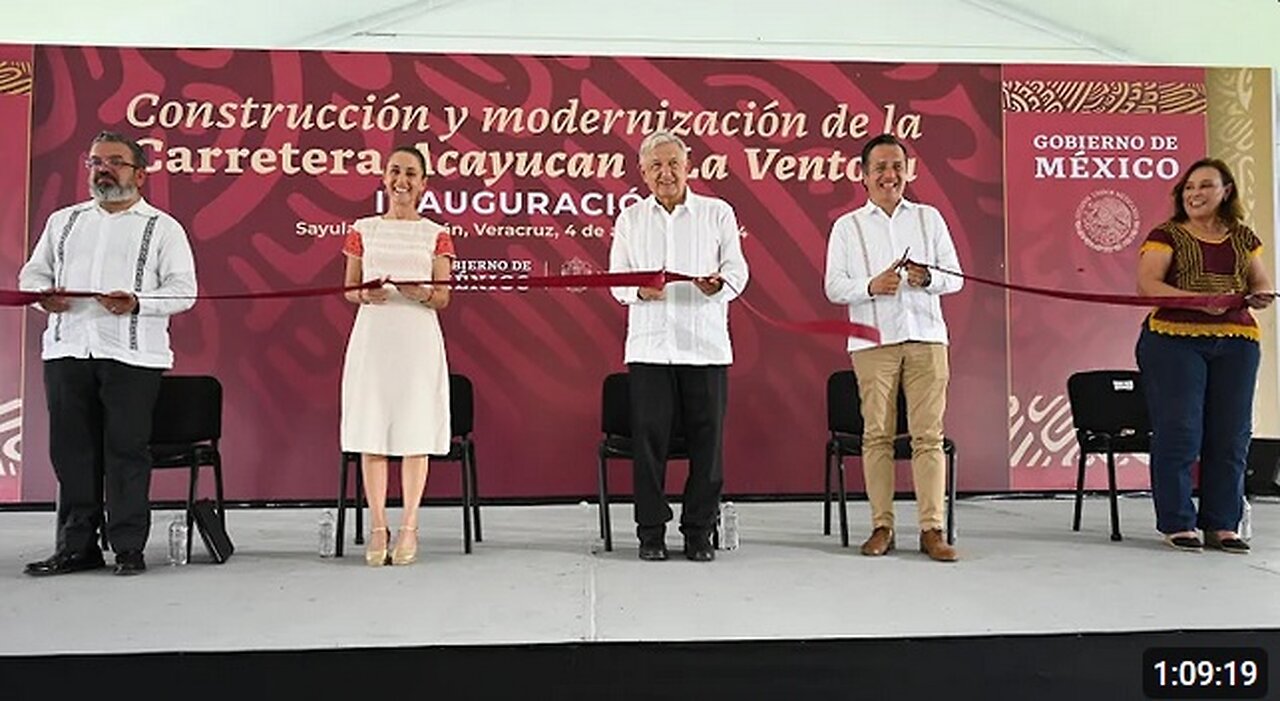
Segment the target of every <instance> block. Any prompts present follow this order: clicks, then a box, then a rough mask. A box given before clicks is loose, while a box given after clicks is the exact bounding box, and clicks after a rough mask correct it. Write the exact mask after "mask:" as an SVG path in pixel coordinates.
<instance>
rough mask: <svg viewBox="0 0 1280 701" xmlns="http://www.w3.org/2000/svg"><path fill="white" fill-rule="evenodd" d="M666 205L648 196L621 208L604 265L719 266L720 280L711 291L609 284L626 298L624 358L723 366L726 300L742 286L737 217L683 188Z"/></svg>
mask: <svg viewBox="0 0 1280 701" xmlns="http://www.w3.org/2000/svg"><path fill="white" fill-rule="evenodd" d="M685 193H686V194H685V200H684V202H683V203H681V204H679V205H677V206H676V208H675V209H674V210H673V211H671V212H667V210H666V209H665V208H663V206H662V205H661V204H659V203H658V200H657V199H656V198H655V197H653V196H652V195H650V196H649V197H646V198H645V199H643V200H641V201H640V202H637V203H635V204H634V205H632V206H630V207H628V208H626V209H624V210H622V212H621V213H619V214H618V220H617V222H616V223H615V225H614V231H613V245H612V247H611V248H610V250H609V272H614V273H622V272H636V271H643V270H666V271H668V272H673V273H683V274H685V275H689V276H692V277H702V276H705V275H710V274H711V273H719V274H720V276H721V277H722V278H724V280H725V283H724V285H723V286H722V287H721V288H720V290H719V291H718V292H716V293H715V294H713V295H706V294H703V292H702V291H701V290H699V289H698V288H697V287H696V286H695V285H694V284H693V283H692V282H673V283H670V284H668V285H667V287H666V298H665V299H662V300H648V301H645V300H641V299H640V297H639V288H638V287H614V288H612V290H613V296H614V297H616V298H617V299H618V301H619V302H621V303H623V304H625V305H627V307H628V309H627V312H628V313H627V347H626V356H625V362H628V363H654V364H662V365H729V364H730V363H732V362H733V347H732V346H731V345H730V343H729V302H730V300H732V299H733V298H735V297H737V296H738V294H739V293H741V292H742V291H743V289H744V288H746V286H747V279H748V276H749V275H748V272H747V261H746V259H745V258H744V257H743V256H742V242H741V239H740V238H739V233H738V218H737V216H735V215H734V213H733V207H731V206H729V203H728V202H725V201H724V200H720V199H716V198H714V197H705V196H703V195H698V194H695V193H693V192H692V191H690V190H686V191H685Z"/></svg>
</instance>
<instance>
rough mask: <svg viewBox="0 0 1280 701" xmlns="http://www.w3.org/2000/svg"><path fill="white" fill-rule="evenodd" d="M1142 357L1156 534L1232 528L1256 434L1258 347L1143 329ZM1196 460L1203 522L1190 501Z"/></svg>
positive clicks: (1250, 342)
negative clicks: (1255, 395)
mask: <svg viewBox="0 0 1280 701" xmlns="http://www.w3.org/2000/svg"><path fill="white" fill-rule="evenodd" d="M1137 356H1138V369H1139V370H1140V371H1141V372H1142V385H1143V390H1144V391H1145V392H1146V395H1147V406H1148V410H1149V413H1150V416H1151V428H1152V436H1151V495H1152V500H1153V501H1154V502H1155V507H1156V530H1158V531H1160V532H1161V533H1178V532H1180V531H1190V530H1194V529H1195V528H1197V527H1198V528H1200V529H1202V530H1205V531H1218V530H1222V531H1233V530H1235V528H1236V525H1237V524H1239V523H1240V511H1241V504H1242V501H1243V499H1244V467H1245V460H1246V458H1247V457H1248V454H1249V440H1250V437H1251V433H1252V430H1253V390H1254V385H1255V384H1256V381H1257V376H1258V359H1259V356H1260V352H1259V348H1258V343H1257V342H1256V341H1253V340H1250V339H1247V338H1216V337H1192V336H1167V335H1162V334H1158V333H1153V332H1152V331H1150V330H1149V329H1147V328H1146V327H1145V326H1144V327H1143V329H1142V335H1141V336H1139V337H1138V348H1137ZM1197 457H1199V458H1200V513H1199V516H1198V517H1197V514H1196V509H1195V506H1194V505H1193V504H1192V503H1191V466H1192V464H1193V463H1194V462H1195V460H1196V458H1197Z"/></svg>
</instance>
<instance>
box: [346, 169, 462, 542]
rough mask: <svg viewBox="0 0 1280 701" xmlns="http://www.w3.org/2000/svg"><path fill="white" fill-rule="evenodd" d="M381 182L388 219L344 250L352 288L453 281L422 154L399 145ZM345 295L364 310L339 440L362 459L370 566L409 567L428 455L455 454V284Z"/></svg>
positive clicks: (353, 343) (352, 343)
mask: <svg viewBox="0 0 1280 701" xmlns="http://www.w3.org/2000/svg"><path fill="white" fill-rule="evenodd" d="M382 185H383V189H384V190H385V192H386V198H387V202H388V203H389V206H388V210H387V213H386V214H384V215H382V216H372V217H365V218H363V219H359V220H357V221H356V222H355V223H354V224H353V225H352V227H351V231H350V232H349V233H348V235H347V239H346V243H345V245H344V246H343V249H342V250H343V253H345V254H346V256H347V265H346V284H347V286H353V285H358V284H360V283H362V282H369V281H372V280H400V281H412V280H433V281H445V280H448V279H449V273H450V270H451V268H452V261H451V259H452V258H453V257H454V252H453V243H452V241H451V240H450V238H449V233H448V230H447V229H446V228H445V227H443V226H441V225H440V224H436V223H434V222H432V221H429V220H427V219H424V218H422V216H421V215H420V214H419V213H418V203H419V202H420V201H421V200H422V193H423V192H424V191H425V189H426V161H425V160H424V159H423V156H422V153H420V152H419V151H418V150H417V149H414V148H411V147H401V148H397V149H396V150H394V151H392V152H391V153H390V154H388V155H387V159H386V162H385V167H384V168H383V176H382ZM346 297H347V300H348V301H351V302H353V303H355V304H358V305H359V309H358V311H357V313H356V320H355V324H354V326H353V327H352V329H351V337H350V339H349V340H348V342H347V354H346V360H345V362H344V363H343V367H342V432H341V443H342V449H343V450H344V451H347V452H355V453H360V454H361V468H362V469H363V470H364V484H365V490H366V492H367V494H368V497H369V514H370V517H369V520H370V524H369V525H370V534H369V540H368V546H367V550H366V551H365V561H366V563H367V564H369V565H370V566H372V567H379V566H382V565H384V564H395V565H407V564H409V563H411V562H413V561H414V560H415V559H417V552H418V504H419V502H420V501H421V500H422V493H423V491H424V490H425V489H426V485H427V456H428V455H443V454H445V453H448V452H449V441H450V430H449V368H448V364H447V362H446V360H445V352H444V337H443V335H442V334H441V332H440V322H439V319H438V318H437V312H438V311H439V310H441V309H444V308H445V306H447V305H448V304H449V288H448V287H447V286H444V285H431V284H412V283H403V282H402V283H397V284H391V283H388V284H384V285H383V286H382V287H376V288H372V289H361V290H357V291H351V292H348V293H347V295H346ZM390 455H398V456H401V457H402V458H403V460H402V462H401V465H400V482H401V492H402V494H403V497H404V512H403V516H402V520H401V524H400V531H399V538H398V539H397V540H396V544H395V546H394V547H391V545H390V541H391V531H390V528H388V526H387V456H390Z"/></svg>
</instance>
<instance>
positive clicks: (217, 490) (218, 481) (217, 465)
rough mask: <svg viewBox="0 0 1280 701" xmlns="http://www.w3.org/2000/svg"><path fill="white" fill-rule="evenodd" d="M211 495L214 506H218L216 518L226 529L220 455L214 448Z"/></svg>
mask: <svg viewBox="0 0 1280 701" xmlns="http://www.w3.org/2000/svg"><path fill="white" fill-rule="evenodd" d="M213 490H214V491H213V495H214V500H215V501H214V506H216V507H218V520H219V521H221V522H222V530H224V531H225V530H227V506H226V499H225V496H224V494H223V491H222V455H221V454H220V453H219V452H218V451H217V449H216V448H215V449H214V451H213Z"/></svg>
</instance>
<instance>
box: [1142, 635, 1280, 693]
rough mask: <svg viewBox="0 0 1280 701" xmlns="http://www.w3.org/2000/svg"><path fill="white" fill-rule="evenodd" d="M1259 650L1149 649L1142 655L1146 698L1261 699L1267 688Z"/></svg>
mask: <svg viewBox="0 0 1280 701" xmlns="http://www.w3.org/2000/svg"><path fill="white" fill-rule="evenodd" d="M1269 674H1270V672H1269V668H1268V663H1267V651H1266V650H1264V649H1263V648H1261V647H1152V648H1147V649H1146V650H1145V651H1144V652H1143V653H1142V690H1143V693H1144V694H1145V695H1146V697H1147V698H1149V699H1262V698H1267V690H1268V687H1269Z"/></svg>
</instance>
